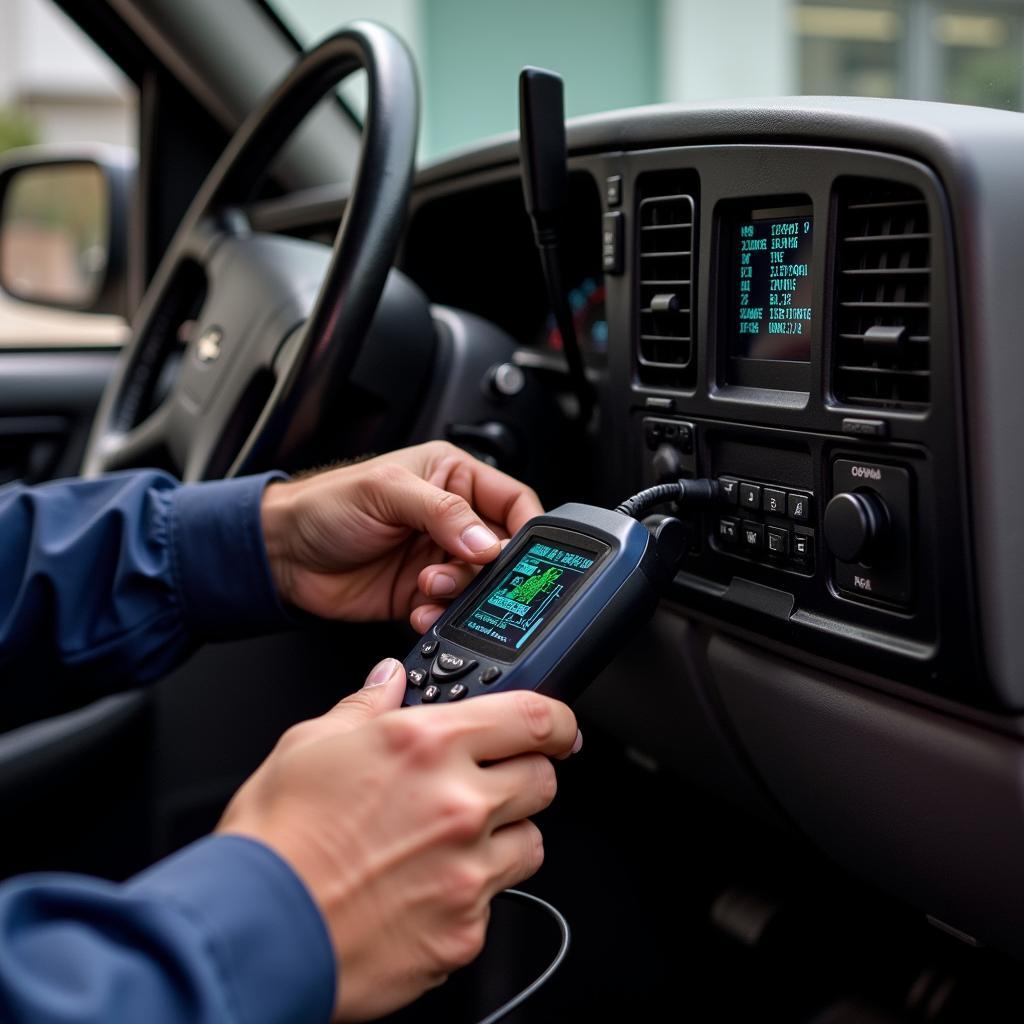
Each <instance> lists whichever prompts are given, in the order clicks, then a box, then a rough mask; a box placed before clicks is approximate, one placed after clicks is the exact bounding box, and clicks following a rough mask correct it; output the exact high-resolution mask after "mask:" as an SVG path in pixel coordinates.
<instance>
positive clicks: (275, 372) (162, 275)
mask: <svg viewBox="0 0 1024 1024" xmlns="http://www.w3.org/2000/svg"><path fill="white" fill-rule="evenodd" d="M360 68H362V69H363V70H365V71H366V76H367V92H368V103H367V113H366V118H365V121H364V125H363V139H362V151H361V154H360V157H359V162H358V166H357V169H356V174H355V177H354V179H353V184H352V189H351V192H350V195H349V198H348V201H347V203H346V205H345V212H344V215H343V217H342V220H341V224H340V226H339V228H338V232H337V234H336V236H335V239H334V244H333V248H332V250H331V255H330V261H329V263H328V265H327V270H326V274H325V275H323V278H322V283H320V285H319V290H318V292H317V293H316V298H315V301H314V302H313V305H312V311H311V313H310V314H309V316H308V318H306V319H304V321H303V322H301V323H298V324H296V323H294V322H288V321H287V316H286V315H285V314H283V313H282V314H280V315H277V319H276V320H275V316H274V315H271V313H270V309H271V306H270V305H269V304H268V305H267V306H266V309H261V310H260V313H261V315H262V322H261V324H262V330H261V329H260V328H259V327H258V326H257V325H256V319H258V318H257V317H255V316H254V315H253V314H252V310H246V309H244V306H245V305H246V304H249V305H252V306H255V307H259V304H260V300H261V299H263V298H264V296H263V295H262V294H260V293H262V292H263V291H264V290H268V291H271V292H272V291H273V283H274V282H273V273H274V265H275V261H277V263H278V264H280V260H281V259H287V258H288V257H289V256H290V255H292V254H295V256H296V259H297V260H298V262H300V263H301V262H302V261H303V259H305V260H306V262H307V264H308V266H307V267H306V268H305V271H306V273H307V274H308V275H314V274H315V275H316V276H317V277H319V275H320V274H321V273H322V271H323V256H322V255H321V254H320V252H321V251H322V250H320V251H318V252H317V253H316V255H315V258H314V256H313V254H311V252H309V250H311V248H312V247H311V246H310V245H309V244H308V243H299V242H294V241H290V242H289V241H287V240H284V239H279V240H277V241H275V240H274V239H273V238H272V236H249V235H248V232H247V224H246V223H245V219H244V217H241V216H239V215H238V207H239V205H240V204H242V203H245V202H246V201H248V200H250V199H251V198H252V197H253V195H254V194H255V192H256V189H257V188H258V186H259V184H260V182H261V181H262V180H263V177H264V175H265V172H266V168H267V167H268V166H269V165H270V163H271V161H272V159H273V157H274V156H275V155H276V154H277V153H278V152H279V151H280V149H281V146H282V145H283V144H284V142H285V141H286V140H287V138H288V137H289V136H290V135H291V133H292V131H293V130H294V128H295V127H296V126H297V125H298V124H299V123H300V122H301V121H302V119H303V118H304V117H305V116H306V115H307V114H308V113H309V112H310V110H311V109H312V108H313V107H314V106H315V105H316V103H317V102H318V101H319V100H321V99H322V98H323V97H324V95H325V94H326V93H327V92H328V90H330V89H332V88H333V87H334V86H336V85H337V84H338V83H339V82H340V81H342V79H344V78H345V77H347V76H348V75H349V74H351V73H352V72H353V71H355V70H357V69H360ZM418 123H419V90H418V86H417V81H416V72H415V67H414V64H413V60H412V57H411V55H410V54H409V51H408V50H407V49H406V47H405V44H404V43H403V42H402V41H401V40H400V39H399V38H398V37H397V36H396V35H395V34H394V33H392V32H391V31H390V30H389V29H387V28H385V27H384V26H383V25H379V24H376V23H375V22H369V21H359V22H353V23H352V24H350V25H348V26H346V27H345V28H344V29H342V30H341V31H340V32H338V33H336V34H335V35H333V36H330V37H329V38H327V39H325V40H324V41H323V42H322V43H320V44H319V45H318V46H317V47H316V48H315V49H313V50H310V51H309V52H308V53H306V54H305V55H303V56H302V57H301V58H300V59H299V61H298V62H297V63H296V65H295V66H294V67H293V68H292V70H291V71H290V72H289V73H288V74H287V75H286V76H285V78H284V80H283V81H282V82H281V84H280V85H278V86H277V88H276V89H274V90H273V92H272V93H271V94H270V95H269V96H268V97H267V98H266V99H265V100H264V101H263V103H262V104H261V105H260V106H259V107H258V108H257V109H256V110H254V111H253V113H252V114H250V115H249V117H248V118H247V119H246V120H245V122H244V123H243V124H242V125H241V127H240V128H239V129H238V131H237V132H236V133H235V135H234V136H233V138H232V139H231V141H230V142H229V143H228V145H227V147H226V148H225V150H224V152H223V153H222V154H221V156H220V158H219V159H218V161H217V162H216V164H215V165H214V167H213V169H212V170H211V171H210V173H209V175H208V176H207V178H206V180H205V181H204V182H203V184H202V186H201V187H200V189H199V191H198V193H197V194H196V197H195V199H194V200H193V201H192V203H191V204H190V206H189V208H188V211H187V212H186V214H185V216H184V218H183V220H182V222H181V224H180V225H179V227H178V230H177V231H176V232H175V235H174V238H173V239H172V241H171V243H170V245H169V246H168V249H167V252H166V253H165V255H164V257H163V259H162V260H161V262H160V265H159V267H158V268H157V271H156V273H155V274H154V277H153V280H152V282H151V284H150V286H149V288H148V289H147V291H146V294H145V296H144V297H143V300H142V302H141V304H140V306H139V310H138V312H137V314H136V315H135V317H134V318H133V331H132V339H131V341H129V343H128V345H127V346H126V348H125V350H124V351H123V353H122V357H121V361H120V364H119V367H118V369H117V371H116V372H115V373H114V375H113V377H112V378H111V381H110V383H109V384H108V386H107V388H106V390H105V392H104V394H103V398H102V399H101V402H100V405H99V408H98V410H97V414H96V418H95V420H94V422H93V428H92V431H91V434H90V438H89V442H88V445H87V448H86V453H85V457H84V460H83V474H84V475H85V476H97V475H99V474H101V473H104V472H108V471H111V470H115V469H122V468H130V467H135V466H140V465H147V464H153V462H154V458H153V456H154V453H156V452H162V454H163V455H164V456H165V461H170V462H171V464H172V465H174V467H175V468H176V469H177V470H178V471H179V475H180V476H181V478H182V479H184V480H198V479H207V478H209V477H213V476H221V475H223V476H234V475H237V474H239V473H243V472H245V471H246V470H247V469H248V468H249V467H251V466H253V465H254V464H265V463H266V461H267V460H268V458H270V457H271V456H273V455H281V454H285V453H287V452H289V451H294V450H295V449H296V448H297V447H298V446H299V445H300V444H301V442H302V441H303V440H304V439H305V438H307V437H308V436H309V435H310V433H311V432H312V430H313V429H314V427H315V424H316V421H317V418H318V413H319V410H320V409H321V406H322V403H323V401H324V399H325V397H326V396H327V395H329V394H330V392H331V389H332V388H333V387H335V386H336V385H337V384H338V383H339V382H341V381H343V380H344V379H345V378H346V377H347V375H348V373H349V372H350V371H351V369H352V367H353V366H354V364H355V362H356V359H357V357H358V355H359V352H360V348H361V345H362V342H363V339H364V338H365V336H366V333H367V330H368V328H369V326H370V323H371V320H372V318H373V314H374V311H375V310H376V307H377V304H378V301H379V299H380V295H381V291H382V290H383V287H384V283H385V280H386V278H387V275H388V271H389V270H390V268H391V265H392V263H393V262H394V258H395V254H396V251H397V248H398V243H399V239H400V235H401V231H402V228H403V225H404V220H405V213H406V208H407V205H408V199H409V192H410V189H411V186H412V176H413V170H414V162H415V154H416V144H417V128H418ZM289 245H290V246H291V249H288V248H287V247H288V246H289ZM302 246H306V249H303V248H302ZM318 250H319V247H318ZM239 265H245V266H246V267H247V268H248V269H249V277H250V279H251V281H250V283H249V284H248V285H246V284H244V283H243V282H241V281H233V282H231V283H232V284H233V291H234V292H235V293H236V294H235V295H234V298H233V301H232V303H231V304H229V305H231V306H232V308H233V310H234V313H235V315H236V318H237V319H240V320H242V321H245V322H243V324H242V325H241V326H240V327H239V329H238V330H237V331H231V330H230V328H229V327H228V326H225V325H222V324H220V323H218V322H217V317H218V314H219V313H220V312H225V311H227V312H228V313H229V318H230V314H231V312H232V310H231V309H228V308H227V305H225V303H221V306H222V307H223V308H221V309H218V303H217V294H216V286H217V284H218V280H219V279H223V280H224V281H231V275H232V273H235V274H236V275H237V267H238V266H239ZM232 266H234V267H235V268H236V270H235V271H232V270H231V268H232ZM196 267H198V268H199V270H200V271H201V272H202V273H203V275H204V280H205V279H209V284H210V287H209V289H208V291H207V293H206V295H205V297H204V298H203V299H202V308H201V310H200V312H199V316H198V318H197V324H198V329H197V330H196V331H195V332H194V336H193V337H192V339H191V341H190V343H189V345H188V348H187V350H186V352H185V354H184V357H183V360H182V364H181V372H180V374H179V377H178V380H177V381H176V383H175V385H174V387H173V388H172V390H171V393H170V395H169V396H168V397H167V398H166V399H165V400H164V401H163V402H162V403H161V404H160V405H159V406H158V407H157V408H156V409H155V410H153V411H152V412H147V411H146V404H147V399H148V396H151V395H152V393H153V391H154V389H155V388H156V385H157V377H158V374H159V372H160V370H161V369H162V367H163V365H164V364H165V362H166V359H167V354H168V353H169V352H170V351H171V350H172V348H173V346H174V344H175V339H174V338H173V337H169V336H168V335H169V334H171V333H173V331H174V329H175V328H176V327H177V326H178V321H176V320H175V317H174V316H173V315H169V311H171V312H173V311H174V310H175V308H176V306H175V303H176V302H178V299H177V297H176V291H175V289H176V288H178V289H180V288H181V281H182V277H183V275H184V276H187V275H188V274H189V273H195V269H194V268H196ZM253 267H255V268H256V270H255V271H253V269H252V268H253ZM253 274H255V276H253ZM254 285H255V287H254ZM264 285H265V286H266V288H265V289H264V287H263V286H264ZM226 288H227V286H226V285H225V289H226ZM247 288H248V291H247ZM254 292H255V293H256V294H253V293H254ZM271 298H274V296H271ZM269 301H270V300H268V302H269ZM290 308H291V307H289V309H290ZM291 315H292V316H294V314H291ZM247 317H248V321H246V318H247ZM211 332H214V333H211ZM229 332H230V333H231V334H232V335H234V336H230V337H229ZM224 349H227V351H222V350H224ZM211 356H212V358H211ZM225 356H227V358H225ZM257 373H259V374H270V375H271V377H272V382H271V381H270V380H268V379H265V378H260V380H261V385H260V386H261V389H263V390H267V391H268V392H269V393H268V394H267V396H266V398H265V400H262V402H261V408H260V411H259V412H258V415H256V416H255V423H254V424H253V425H252V426H251V427H249V426H248V424H246V426H245V428H244V436H242V437H241V438H238V437H234V436H231V431H232V430H234V431H235V433H236V434H237V433H238V430H239V428H238V409H239V408H241V401H242V398H243V396H244V395H248V394H249V393H250V391H251V386H250V382H249V381H247V380H245V379H244V378H246V377H252V378H253V379H256V374H257ZM232 449H237V450H232ZM166 456H169V459H166Z"/></svg>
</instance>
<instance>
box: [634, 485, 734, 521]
mask: <svg viewBox="0 0 1024 1024" xmlns="http://www.w3.org/2000/svg"><path fill="white" fill-rule="evenodd" d="M717 498H718V482H717V481H716V480H706V479H703V480H673V481H672V483H669V484H656V485H655V486H654V487H648V488H647V490H645V491H641V492H640V493H639V494H634V495H633V497H632V498H627V499H626V500H625V501H624V502H622V504H621V505H616V506H615V511H616V512H621V513H622V515H624V516H631V517H632V518H633V519H640V518H642V517H643V516H645V515H646V514H647V513H648V512H650V511H651V509H652V508H655V507H656V506H658V505H664V504H665V503H666V502H669V501H678V502H681V503H684V504H698V503H699V504H706V503H708V502H712V501H715V500H717Z"/></svg>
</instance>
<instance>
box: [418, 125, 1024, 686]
mask: <svg viewBox="0 0 1024 1024" xmlns="http://www.w3.org/2000/svg"><path fill="white" fill-rule="evenodd" d="M573 167H574V172H575V173H574V175H573V178H572V186H571V195H572V202H571V204H570V212H569V216H568V218H567V225H566V237H567V239H568V246H567V249H568V252H567V257H566V268H567V277H568V279H569V280H570V281H572V282H573V287H572V293H571V296H572V302H573V306H574V309H575V310H576V311H577V313H578V315H579V323H580V324H581V326H583V330H582V332H581V333H582V339H583V346H584V352H585V355H586V358H587V361H588V363H589V365H590V367H591V369H592V370H593V371H595V372H596V373H598V374H599V379H600V381H601V392H602V396H603V408H602V412H603V427H602V429H603V431H604V432H605V434H606V435H607V437H608V439H609V440H608V443H607V444H606V445H605V446H604V451H605V452H606V456H605V460H604V468H605V473H604V474H603V477H604V485H605V486H604V487H603V493H602V494H600V495H599V498H600V499H601V500H603V501H605V502H613V503H614V502H615V501H618V500H621V497H622V496H623V495H626V494H629V493H632V492H633V491H635V490H637V489H638V488H639V487H641V486H646V485H649V484H651V483H656V482H660V481H662V480H664V479H668V478H671V477H673V476H675V477H678V476H680V475H682V476H710V477H713V478H716V479H718V480H719V482H720V483H721V484H722V487H723V493H724V495H725V501H724V503H723V504H722V505H721V506H720V507H719V508H717V509H715V510H714V511H713V512H711V513H707V514H703V515H701V516H699V517H696V518H691V519H690V525H691V529H692V533H691V537H692V539H691V549H690V553H689V558H688V560H687V563H686V566H685V569H684V571H683V572H682V573H680V575H679V577H678V579H677V581H676V588H675V596H676V598H677V599H678V601H679V602H680V604H681V605H683V606H685V607H686V608H687V609H690V610H695V611H699V612H702V613H705V614H707V615H709V616H713V617H715V618H719V619H725V620H728V621H730V622H732V623H734V624H736V625H739V626H743V627H745V628H748V629H751V630H753V631H755V632H757V633H759V634H761V635H763V636H765V637H767V638H769V639H772V640H774V641H783V642H787V643H790V644H792V645H795V646H797V647H799V648H800V649H801V650H803V651H805V652H812V653H817V654H819V655H821V656H822V657H825V658H829V659H833V660H839V661H841V662H843V663H845V664H856V665H857V666H858V667H859V668H861V669H862V670H865V671H871V672H874V673H877V674H879V675H881V676H887V677H889V678H891V679H894V680H898V681H899V682H901V683H904V684H906V683H910V684H913V685H916V686H919V687H921V688H923V689H926V690H928V691H929V692H931V693H933V694H941V695H946V696H950V697H953V698H958V699H965V700H967V701H968V702H970V703H973V704H977V705H980V706H988V705H992V704H994V703H996V702H997V701H998V698H999V697H1000V696H1003V697H1007V696H1010V694H1009V693H1003V694H999V693H998V692H993V689H992V687H991V686H986V685H979V684H980V682H981V681H980V680H979V678H978V673H977V671H976V668H977V666H978V665H979V664H980V663H981V661H982V658H981V648H980V645H979V634H978V630H977V624H976V604H975V602H974V600H973V599H972V598H973V594H972V587H973V582H974V581H973V580H972V579H971V577H970V573H969V566H968V562H967V560H966V559H965V558H951V557H948V553H949V552H957V551H960V552H963V551H966V550H967V547H968V532H967V493H966V488H965V486H964V484H965V482H966V479H967V473H966V469H967V467H966V463H965V458H964V451H963V445H962V439H963V431H964V422H963V410H962V405H961V398H962V386H963V385H962V380H961V376H960V370H959V357H958V346H959V331H958V326H957V325H958V316H959V313H958V305H957V289H956V287H955V277H954V274H955V271H954V260H955V245H954V239H953V236H952V232H951V224H950V213H949V208H948V202H947V197H946V194H945V192H944V190H943V187H942V185H941V183H940V182H939V181H938V179H937V177H936V175H935V174H934V172H933V171H932V170H931V169H930V168H929V167H928V166H927V165H926V164H925V163H923V162H922V161H920V160H914V159H911V158H908V157H907V156H904V155H897V154H891V153H881V152H871V151H865V150H858V149H854V148H848V147H844V146H827V147H824V146H815V145H788V144H787V145H750V144H740V145H735V144H729V145H710V144H704V145H699V146H690V147H686V148H676V147H665V148H660V149H652V150H644V151H641V152H636V153H625V152H624V153H618V154H614V155H610V156H608V155H600V156H596V157H592V158H583V159H578V160H576V161H575V162H574V164H573ZM519 187H520V186H519V183H518V180H517V179H515V178H511V179H509V178H505V179H504V180H497V181H492V182H489V183H480V184H477V183H474V185H473V187H472V188H469V189H467V188H465V185H464V184H463V185H462V186H461V187H460V189H459V191H458V192H456V193H455V194H449V195H444V196H442V197H438V198H434V199H432V200H428V201H425V202H422V204H421V205H420V206H419V207H418V209H417V211H416V213H415V215H414V217H413V220H412V225H411V228H410V232H409V238H408V242H407V245H406V249H405V261H404V269H405V270H406V271H407V272H408V273H409V274H410V275H411V276H412V277H413V278H414V280H416V281H417V283H419V284H420V285H421V286H422V287H423V288H424V289H425V290H426V291H427V293H428V294H429V295H430V296H431V298H432V299H435V300H439V301H443V302H446V303H450V304H452V305H456V306H459V307H461V308H466V309H470V310H472V311H473V312H475V313H478V314H480V315H481V316H484V317H486V318H487V319H489V320H491V321H493V322H495V323H498V324H500V325H502V326H503V327H504V328H505V329H506V330H508V331H509V332H510V333H511V334H512V335H513V336H514V337H515V338H516V339H517V340H518V341H520V342H521V343H523V344H524V346H525V347H528V348H530V349H533V350H538V349H539V350H541V351H545V350H546V351H549V352H550V351H555V352H557V350H558V347H559V339H558V338H557V331H554V330H553V328H552V326H551V324H550V321H549V319H548V318H547V315H546V313H545V310H546V307H547V303H546V297H545V293H544V286H543V282H542V279H541V278H540V274H539V269H538V266H537V259H536V256H535V252H534V250H533V242H532V237H531V234H530V229H529V224H528V221H527V219H526V216H525V213H524V212H523V209H522V202H521V199H520V196H519V192H518V190H519ZM441 238H444V239H445V242H444V243H443V244H440V245H439V242H438V240H439V239H441ZM441 279H443V280H441ZM943 623H949V624H950V625H949V626H948V628H946V629H943V628H942V624H943ZM954 624H955V625H954Z"/></svg>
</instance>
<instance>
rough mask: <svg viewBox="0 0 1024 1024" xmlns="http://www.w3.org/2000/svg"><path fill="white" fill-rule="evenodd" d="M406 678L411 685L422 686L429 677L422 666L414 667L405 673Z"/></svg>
mask: <svg viewBox="0 0 1024 1024" xmlns="http://www.w3.org/2000/svg"><path fill="white" fill-rule="evenodd" d="M405 678H406V679H407V680H408V681H409V685H410V686H422V685H423V682H424V680H425V679H426V678H427V673H426V672H424V671H423V669H421V668H413V669H410V670H409V671H408V672H407V673H406V674H405Z"/></svg>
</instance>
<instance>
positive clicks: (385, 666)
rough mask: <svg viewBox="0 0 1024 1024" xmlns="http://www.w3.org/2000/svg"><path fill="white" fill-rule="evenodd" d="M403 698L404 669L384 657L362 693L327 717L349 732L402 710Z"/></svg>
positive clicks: (374, 668)
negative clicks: (396, 710)
mask: <svg viewBox="0 0 1024 1024" xmlns="http://www.w3.org/2000/svg"><path fill="white" fill-rule="evenodd" d="M404 697H405V666H404V665H403V664H402V663H401V662H400V661H396V660H395V659H394V658H385V659H384V660H383V661H381V662H379V663H378V664H376V665H375V666H374V667H373V668H372V669H371V670H370V674H369V675H368V676H367V677H366V682H364V683H363V687H362V689H361V690H356V692H355V693H352V694H349V696H347V697H346V698H345V699H344V700H342V701H339V702H338V703H337V704H335V705H334V707H333V708H331V710H330V711H328V712H327V715H326V716H325V717H330V719H331V722H332V723H333V724H335V725H336V724H338V723H339V722H341V723H343V724H344V726H345V727H346V728H347V729H355V728H356V727H357V726H360V725H362V724H364V723H365V722H368V721H369V720H370V719H371V718H376V717H377V716H378V715H382V714H384V712H385V711H393V710H394V709H395V708H398V707H401V706H402V699H403V698H404Z"/></svg>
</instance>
